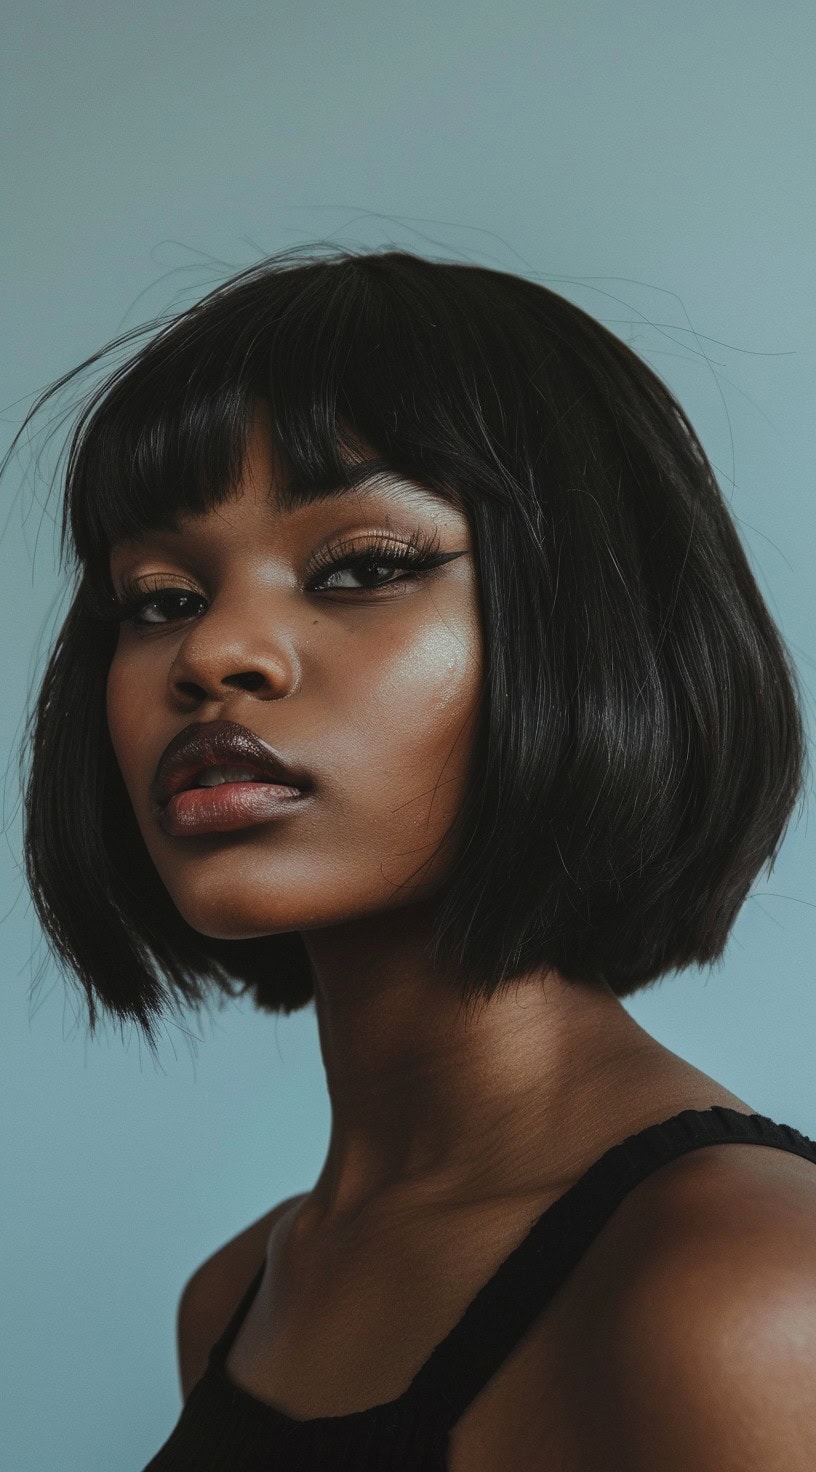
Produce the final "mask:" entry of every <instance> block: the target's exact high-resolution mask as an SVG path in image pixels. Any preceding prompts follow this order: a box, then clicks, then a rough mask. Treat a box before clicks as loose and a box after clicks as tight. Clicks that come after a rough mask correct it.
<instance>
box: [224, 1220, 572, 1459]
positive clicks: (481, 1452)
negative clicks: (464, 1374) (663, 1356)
mask: <svg viewBox="0 0 816 1472" xmlns="http://www.w3.org/2000/svg"><path fill="white" fill-rule="evenodd" d="M535 1214H536V1213H535V1211H534V1210H533V1209H531V1207H530V1206H529V1205H528V1206H527V1208H526V1210H525V1209H524V1208H523V1207H520V1208H519V1209H518V1214H517V1216H515V1217H514V1215H513V1213H510V1215H509V1216H508V1212H507V1208H504V1209H503V1211H502V1213H501V1215H500V1216H499V1217H498V1218H495V1219H493V1220H486V1219H485V1218H484V1216H482V1217H480V1219H479V1222H478V1224H477V1223H476V1222H475V1221H471V1222H470V1223H466V1222H465V1221H464V1220H463V1221H462V1222H460V1223H459V1224H458V1225H452V1224H450V1223H448V1224H446V1227H445V1229H444V1231H443V1230H442V1229H441V1228H440V1229H439V1231H438V1232H435V1231H434V1230H432V1229H429V1230H426V1231H425V1232H424V1233H423V1234H421V1235H420V1236H419V1237H414V1238H413V1239H412V1240H411V1241H403V1242H402V1243H401V1244H400V1246H399V1247H398V1248H397V1247H395V1248H394V1250H386V1246H385V1244H384V1243H383V1242H380V1243H372V1242H369V1243H368V1244H360V1245H359V1248H355V1249H353V1250H348V1251H345V1252H342V1253H340V1252H336V1253H334V1254H332V1255H331V1256H330V1257H329V1258H326V1257H323V1256H321V1255H319V1254H314V1253H308V1252H307V1253H300V1254H297V1253H296V1254H287V1253H285V1252H283V1251H282V1252H280V1253H278V1254H276V1253H275V1252H274V1251H271V1252H270V1258H269V1261H268V1263H267V1268H266V1272H265V1274H264V1280H263V1282H262V1285H261V1289H260V1291H259V1293H258V1295H257V1296H256V1298H255V1300H254V1301H253V1303H252V1305H251V1307H250V1310H249V1312H248V1314H247V1317H246V1319H245V1320H244V1323H243V1324H242V1326H241V1329H240V1331H239V1333H238V1335H237V1337H236V1339H235V1341H234V1343H233V1344H232V1347H231V1349H230V1352H229V1354H228V1356H227V1361H226V1369H227V1372H228V1374H229V1376H230V1377H231V1378H232V1379H233V1380H234V1381H236V1382H237V1383H238V1384H239V1385H240V1386H242V1387H243V1388H244V1389H245V1390H247V1391H249V1392H250V1393H251V1394H252V1395H254V1396H256V1397H257V1398H258V1399H259V1400H262V1401H266V1402H270V1403H271V1404H273V1405H275V1406H276V1407H277V1408H278V1409H280V1410H283V1411H284V1412H286V1414H288V1415H290V1416H294V1417H295V1418H297V1419H308V1418H310V1417H314V1416H333V1415H337V1416H342V1415H346V1414H349V1413H351V1412H353V1411H360V1410H364V1409H367V1408H368V1407H369V1406H373V1405H377V1404H380V1403H382V1402H385V1401H390V1400H394V1399H396V1398H397V1397H398V1396H400V1395H401V1394H402V1393H403V1391H404V1390H405V1389H406V1388H407V1386H408V1385H409V1384H410V1382H411V1380H412V1379H413V1378H414V1376H415V1375H416V1373H417V1371H418V1370H419V1369H420V1368H421V1367H422V1365H423V1364H424V1363H425V1361H426V1360H427V1358H428V1356H429V1354H430V1353H431V1351H432V1349H433V1348H434V1347H435V1346H436V1345H437V1344H439V1343H441V1342H442V1341H443V1340H444V1339H445V1338H446V1336H447V1335H448V1333H449V1332H450V1331H451V1329H452V1328H453V1327H454V1325H455V1324H456V1323H457V1322H458V1320H459V1319H460V1318H461V1316H462V1314H463V1313H464V1311H465V1309H466V1307H467V1306H468V1304H469V1303H470V1302H471V1301H472V1299H473V1298H474V1297H475V1296H476V1294H477V1292H478V1290H479V1289H480V1287H481V1286H482V1284H483V1283H485V1282H487V1281H488V1280H489V1279H490V1278H491V1276H492V1274H493V1273H494V1272H495V1270H496V1269H497V1268H498V1266H499V1265H500V1264H501V1263H502V1262H503V1261H504V1259H505V1258H506V1257H507V1255H508V1253H509V1252H511V1251H512V1249H513V1248H514V1247H515V1246H516V1245H517V1243H518V1242H519V1241H520V1240H521V1239H522V1238H523V1237H524V1235H525V1227H526V1226H528V1225H529V1224H530V1221H531V1219H532V1218H533V1217H534V1216H535ZM271 1245H272V1244H271ZM593 1291H595V1290H594V1288H593V1284H592V1262H591V1260H590V1261H588V1262H587V1263H586V1264H581V1265H579V1271H578V1272H577V1273H574V1274H572V1275H571V1276H570V1279H569V1280H568V1281H567V1282H566V1283H565V1284H564V1285H562V1288H561V1289H560V1290H559V1292H558V1294H557V1295H556V1297H555V1299H554V1300H553V1301H552V1302H551V1303H550V1304H549V1305H547V1306H546V1307H545V1308H544V1309H543V1311H542V1312H541V1313H540V1314H539V1315H538V1316H537V1317H536V1319H535V1321H534V1322H533V1324H532V1326H531V1327H530V1328H529V1329H528V1330H527V1332H526V1333H525V1334H524V1335H523V1336H522V1337H521V1338H520V1339H519V1340H518V1342H517V1343H516V1344H515V1346H514V1348H513V1350H512V1351H511V1353H510V1354H509V1355H507V1356H506V1357H505V1358H504V1359H503V1361H502V1362H501V1364H500V1365H499V1366H498V1368H497V1370H496V1372H495V1373H494V1374H493V1375H492V1377H491V1379H490V1380H489V1381H488V1383H487V1384H486V1385H485V1386H484V1387H483V1389H482V1390H481V1391H480V1392H479V1393H478V1395H476V1396H475V1398H474V1399H473V1400H472V1401H471V1403H470V1405H469V1406H468V1407H467V1408H466V1410H465V1411H464V1413H463V1414H462V1416H461V1417H460V1418H459V1420H458V1421H457V1423H456V1425H455V1426H454V1427H453V1429H452V1432H451V1436H450V1444H449V1458H448V1472H507V1468H508V1466H512V1467H513V1469H514V1472H545V1469H550V1468H552V1467H558V1468H559V1472H583V1469H582V1468H579V1465H578V1462H577V1461H576V1460H575V1458H574V1456H573V1454H572V1452H571V1450H570V1447H571V1443H572V1439H573V1438H572V1434H571V1427H573V1426H574V1424H575V1420H574V1418H575V1414H576V1408H575V1405H574V1389H571V1388H570V1387H574V1386H575V1385H576V1384H577V1383H578V1381H579V1378H580V1377H579V1375H578V1374H577V1370H578V1367H579V1366H580V1361H581V1335H582V1332H583V1330H582V1328H581V1325H583V1324H584V1323H586V1322H587V1320H588V1318H591V1314H588V1312H587V1309H588V1301H587V1300H588V1298H589V1299H591V1295H592V1292H593ZM571 1367H572V1368H571ZM573 1370H574V1371H575V1372H576V1373H573Z"/></svg>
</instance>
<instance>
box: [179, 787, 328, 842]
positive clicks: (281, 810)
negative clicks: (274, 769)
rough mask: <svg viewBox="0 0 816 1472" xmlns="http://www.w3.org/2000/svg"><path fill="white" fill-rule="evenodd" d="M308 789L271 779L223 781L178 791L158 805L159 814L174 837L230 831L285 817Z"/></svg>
mask: <svg viewBox="0 0 816 1472" xmlns="http://www.w3.org/2000/svg"><path fill="white" fill-rule="evenodd" d="M307 791H308V789H305V788H301V787H278V786H275V785H274V784H273V783H271V782H221V783H219V785H218V786H217V787H191V788H188V789H187V791H186V792H177V793H176V794H175V796H174V797H171V798H170V801H169V802H168V803H166V805H165V806H164V807H163V808H159V810H158V815H157V816H158V820H159V824H160V825H161V827H162V828H163V829H164V831H165V833H169V834H171V836H172V837H174V838H184V837H185V836H186V835H187V834H193V833H229V832H231V831H232V830H233V829H235V828H250V827H252V826H253V824H255V823H268V822H270V821H271V819H272V818H282V817H285V816H286V814H287V813H291V812H292V811H293V809H294V808H295V807H296V806H297V805H298V803H299V802H302V800H303V799H304V798H305V797H306V796H307Z"/></svg>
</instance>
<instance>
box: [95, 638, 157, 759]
mask: <svg viewBox="0 0 816 1472" xmlns="http://www.w3.org/2000/svg"><path fill="white" fill-rule="evenodd" d="M146 694H147V692H146V690H145V683H144V680H143V679H142V680H141V681H138V680H137V679H136V678H135V675H134V671H133V670H132V669H128V667H127V665H126V664H125V663H124V661H122V660H117V658H116V656H115V655H114V657H113V660H112V662H111V665H110V669H109V670H108V678H107V682H106V687H105V713H106V716H107V722H108V732H109V734H110V739H111V745H112V746H113V750H114V752H115V755H116V759H117V761H118V763H119V768H120V771H121V773H122V776H123V778H124V780H125V782H126V783H128V781H129V779H130V778H131V777H135V775H136V771H137V764H138V752H139V746H140V742H143V741H144V728H143V722H142V720H141V719H140V717H143V715H144V709H145V697H146Z"/></svg>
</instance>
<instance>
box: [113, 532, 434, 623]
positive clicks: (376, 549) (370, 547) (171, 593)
mask: <svg viewBox="0 0 816 1472" xmlns="http://www.w3.org/2000/svg"><path fill="white" fill-rule="evenodd" d="M352 545H355V544H349V543H348V542H341V543H336V544H335V545H334V546H332V547H328V548H326V549H325V550H324V551H322V552H319V553H317V555H316V556H315V557H313V558H312V561H311V563H310V565H309V567H308V570H307V577H308V583H307V586H306V591H307V592H316V591H319V590H318V589H317V588H316V587H315V586H314V582H315V579H316V578H317V576H318V575H319V574H322V576H320V577H319V578H318V581H320V582H325V581H326V579H327V578H328V577H329V575H330V574H332V573H336V572H343V571H345V570H346V569H347V568H350V569H351V570H352V571H356V569H357V568H358V567H385V568H389V569H391V570H392V571H393V570H396V569H399V568H403V569H406V570H407V572H408V576H406V577H402V578H395V579H394V581H393V582H390V583H380V584H377V585H375V586H374V587H373V588H336V589H331V588H330V589H328V590H327V591H328V592H337V593H354V594H356V595H359V594H360V593H369V594H370V593H378V592H380V591H381V590H382V589H384V588H391V587H394V586H396V585H397V584H398V583H404V582H409V581H410V580H411V577H412V576H413V577H417V578H419V577H422V576H423V575H425V574H427V573H429V572H431V571H433V569H434V568H436V567H439V566H441V565H442V563H444V562H449V561H450V559H451V558H452V557H455V556H456V555H457V554H456V553H455V552H442V553H440V552H439V550H438V549H439V533H438V531H434V532H433V533H430V534H428V533H423V532H421V531H416V532H414V533H413V534H412V535H411V537H410V538H409V540H408V541H407V542H398V543H394V542H393V541H389V540H388V539H385V538H382V537H378V538H374V539H373V540H371V541H369V542H367V543H366V544H365V545H364V546H362V547H359V546H357V549H356V550H355V551H351V550H350V547H351V546H352ZM200 597H201V595H200V594H199V593H194V592H193V591H192V589H186V588H172V587H159V588H155V589H152V590H151V589H150V588H149V587H145V584H144V583H139V584H134V583H129V582H127V581H125V583H124V585H123V588H122V592H121V594H120V595H118V596H116V597H113V598H111V597H109V596H108V597H104V596H103V597H102V598H101V599H100V598H99V596H98V595H95V594H94V593H93V592H89V593H88V595H87V597H86V608H87V611H88V612H89V613H91V614H92V615H93V616H95V617H96V618H98V619H101V620H102V621H104V622H112V623H126V622H128V621H132V623H133V625H134V627H135V628H137V629H159V628H164V627H165V625H166V624H167V623H173V622H174V620H173V619H172V618H170V619H166V620H165V622H164V623H144V622H142V621H141V620H140V619H138V618H137V617H136V615H137V614H138V613H139V612H140V611H141V610H142V608H144V607H145V606H147V605H149V604H152V603H156V604H158V603H163V602H164V601H165V600H167V599H171V600H172V599H177V598H200Z"/></svg>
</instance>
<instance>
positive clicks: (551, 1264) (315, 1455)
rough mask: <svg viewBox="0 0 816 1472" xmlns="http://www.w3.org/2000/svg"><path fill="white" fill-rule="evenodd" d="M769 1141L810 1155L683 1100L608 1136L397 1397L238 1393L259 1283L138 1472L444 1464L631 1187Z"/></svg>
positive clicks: (772, 1133)
mask: <svg viewBox="0 0 816 1472" xmlns="http://www.w3.org/2000/svg"><path fill="white" fill-rule="evenodd" d="M722 1144H746V1145H769V1146H771V1147H773V1148H774V1149H777V1150H789V1151H791V1152H792V1153H793V1154H795V1155H801V1156H803V1157H804V1158H805V1159H806V1160H812V1161H813V1162H814V1164H816V1143H814V1141H813V1140H810V1139H808V1137H807V1136H806V1135H802V1134H800V1133H799V1131H798V1130H795V1129H792V1128H791V1127H790V1126H789V1125H784V1124H775V1123H774V1122H773V1120H770V1119H767V1118H766V1117H765V1115H762V1114H741V1113H739V1112H738V1111H737V1110H734V1109H726V1108H723V1107H722V1106H720V1105H715V1106H714V1107H713V1108H711V1109H684V1110H683V1111H682V1112H681V1113H680V1114H675V1115H673V1116H672V1118H671V1119H667V1120H664V1121H662V1122H661V1123H659V1124H653V1125H649V1126H648V1127H647V1128H646V1129H644V1130H640V1131H639V1133H637V1134H634V1135H630V1136H629V1137H628V1139H626V1140H623V1141H622V1142H621V1143H620V1144H618V1145H613V1146H612V1147H611V1149H609V1150H607V1151H606V1152H605V1154H603V1155H602V1156H601V1157H600V1158H599V1159H598V1160H596V1161H595V1162H594V1163H593V1164H592V1165H591V1166H590V1167H589V1168H588V1170H586V1171H585V1172H584V1174H583V1175H582V1176H581V1177H580V1179H579V1180H577V1181H576V1182H575V1183H574V1185H572V1186H571V1187H570V1189H569V1190H568V1191H566V1192H565V1193H564V1194H563V1195H562V1196H560V1197H559V1198H558V1200H557V1201H555V1202H553V1204H552V1205H551V1206H549V1207H548V1208H547V1210H546V1211H545V1212H544V1213H543V1214H542V1215H541V1216H540V1217H538V1219H537V1220H536V1221H535V1222H534V1223H533V1225H532V1227H531V1228H530V1230H529V1232H528V1233H527V1235H526V1236H525V1237H524V1239H523V1240H522V1241H521V1242H520V1243H519V1245H518V1246H517V1247H516V1248H514V1250H513V1251H512V1252H511V1253H510V1255H509V1257H506V1258H505V1260H504V1262H503V1263H501V1265H500V1266H499V1268H498V1269H497V1270H496V1272H495V1273H494V1274H493V1276H492V1278H490V1279H489V1280H488V1282H487V1283H485V1284H484V1285H483V1287H482V1288H480V1290H479V1292H478V1293H477V1294H476V1297H475V1298H474V1299H473V1300H472V1302H471V1303H470V1304H469V1305H468V1307H467V1308H466V1309H465V1312H464V1314H463V1315H462V1317H461V1318H460V1320H459V1322H458V1323H457V1324H455V1325H454V1327H453V1329H452V1330H451V1332H450V1333H449V1334H448V1335H447V1337H446V1338H445V1339H443V1340H442V1342H441V1343H440V1344H438V1345H437V1346H436V1348H435V1349H434V1350H433V1351H432V1353H431V1354H430V1355H429V1357H428V1359H427V1360H426V1361H425V1364H424V1365H423V1366H422V1368H421V1369H420V1370H419V1371H418V1373H417V1374H416V1375H415V1376H414V1379H413V1380H412V1381H411V1384H410V1385H409V1386H408V1388H407V1390H405V1391H404V1392H403V1394H402V1395H400V1396H398V1397H397V1399H396V1400H392V1401H388V1402H386V1403H384V1404H382V1405H377V1406H372V1407H371V1408H370V1409H368V1410H365V1411H354V1412H352V1413H351V1414H350V1415H345V1416H320V1417H316V1418H312V1419H310V1420H305V1421H301V1420H296V1419H295V1418H294V1417H292V1416H288V1415H287V1414H286V1413H285V1412H284V1411H281V1410H278V1409H277V1407H275V1406H273V1405H270V1404H268V1403H267V1402H265V1401H261V1400H258V1399H257V1398H256V1397H255V1396H254V1395H251V1394H250V1393H249V1391H246V1390H242V1389H241V1387H240V1386H239V1385H237V1384H236V1383H235V1382H234V1381H233V1380H232V1379H231V1378H230V1376H229V1372H228V1371H227V1369H226V1368H225V1365H224V1361H225V1359H226V1356H227V1354H228V1353H229V1349H230V1346H231V1344H232V1342H233V1340H234V1338H235V1336H236V1335H237V1333H238V1330H239V1328H240V1326H241V1324H242V1322H243V1320H244V1317H245V1315H246V1314H247V1312H248V1310H249V1306H250V1303H251V1302H252V1299H253V1298H254V1296H255V1294H256V1293H257V1291H258V1288H259V1287H260V1283H261V1279H262V1277H263V1273H264V1268H265V1266H266V1261H265V1260H264V1262H263V1263H262V1264H261V1266H260V1267H259V1268H258V1271H257V1273H256V1274H255V1277H254V1278H253V1280H252V1282H251V1283H250V1285H249V1287H248V1288H247V1290H246V1293H245V1294H244V1296H243V1298H242V1299H241V1301H240V1303H239V1304H238V1306H237V1308H236V1309H235V1312H234V1314H233V1316H232V1318H231V1319H230V1321H229V1323H228V1325H227V1327H226V1329H225V1330H224V1333H223V1334H222V1335H221V1338H220V1339H219V1340H218V1341H217V1342H216V1343H215V1344H214V1345H213V1348H212V1350H211V1351H210V1357H209V1361H208V1365H207V1369H206V1371H205V1372H204V1375H203V1376H202V1377H201V1379H200V1380H199V1381H198V1382H197V1383H196V1385H195V1386H194V1387H193V1389H192V1391H191V1392H190V1395H189V1396H188V1398H187V1401H186V1402H185V1404H184V1406H183V1408H182V1411H181V1415H180V1416H179V1419H178V1421H177V1423H176V1425H175V1427H174V1429H173V1431H172V1433H171V1435H170V1437H169V1438H168V1440H167V1441H166V1442H165V1444H164V1446H163V1447H162V1448H161V1450H160V1451H159V1452H157V1454H156V1455H155V1456H154V1457H153V1459H152V1460H151V1461H150V1462H149V1463H148V1465H147V1467H145V1468H144V1472H367V1469H372V1472H373V1469H375V1468H376V1469H377V1472H383V1469H385V1468H387V1469H388V1472H444V1469H445V1468H446V1467H447V1448H448V1439H449V1433H450V1431H451V1428H452V1427H453V1426H454V1425H455V1424H456V1422H457V1421H458V1420H459V1418H460V1416H461V1415H462V1414H463V1412H464V1411H465V1410H466V1409H467V1407H468V1406H469V1405H470V1403H471V1401H472V1400H474V1399H475V1397H476V1396H477V1395H478V1394H479V1392H480V1391H481V1390H482V1389H483V1388H484V1386H485V1385H486V1384H487V1382H488V1381H489V1380H490V1379H491V1378H492V1377H493V1376H494V1375H495V1374H496V1372H497V1371H498V1369H499V1367H500V1366H501V1364H502V1363H503V1361H504V1360H505V1359H506V1358H507V1357H508V1355H509V1354H510V1353H511V1351H512V1350H513V1348H514V1347H515V1345H516V1344H517V1343H518V1342H519V1340H520V1339H521V1338H522V1336H523V1335H524V1334H525V1333H526V1331H527V1330H528V1329H529V1328H530V1326H531V1324H532V1323H533V1321H534V1320H535V1319H536V1318H537V1317H538V1316H539V1314H540V1313H541V1312H542V1310H543V1309H544V1308H545V1307H546V1305H547V1303H548V1302H549V1301H550V1299H551V1298H552V1296H553V1295H554V1293H555V1291H556V1289H557V1288H558V1287H559V1285H560V1284H561V1283H562V1282H563V1281H564V1279H565V1278H566V1277H567V1275H568V1274H569V1273H570V1272H571V1270H572V1269H573V1268H574V1267H575V1265H576V1263H577V1262H578V1261H579V1259H580V1258H581V1256H582V1254H583V1253H584V1252H585V1251H586V1250H587V1248H588V1247H589V1245H590V1243H591V1242H592V1241H593V1239H594V1238H595V1237H596V1236H597V1234H598V1233H599V1232H600V1230H601V1228H602V1227H603V1226H604V1224H605V1223H606V1222H607V1221H608V1220H609V1218H610V1216H611V1215H612V1213H613V1211H614V1210H615V1208H616V1207H617V1206H619V1205H620V1203H621V1202H622V1201H623V1199H624V1197H625V1196H627V1195H628V1193H629V1192H630V1191H631V1190H632V1189H633V1187H634V1186H636V1185H638V1183H639V1182H640V1181H642V1180H645V1178H646V1177H647V1176H649V1175H651V1174H652V1172H653V1171H655V1170H658V1169H659V1168H660V1166H662V1165H666V1164H667V1163H668V1162H669V1161H671V1160H676V1159H677V1158H678V1156H681V1155H685V1154H686V1152H687V1151H689V1150H696V1149H698V1148H699V1147H700V1146H703V1145H722Z"/></svg>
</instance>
